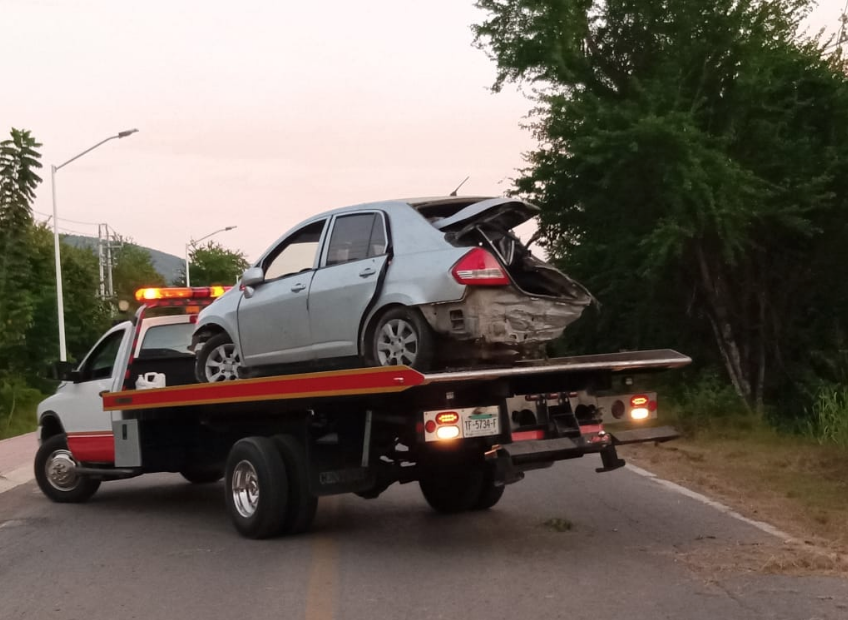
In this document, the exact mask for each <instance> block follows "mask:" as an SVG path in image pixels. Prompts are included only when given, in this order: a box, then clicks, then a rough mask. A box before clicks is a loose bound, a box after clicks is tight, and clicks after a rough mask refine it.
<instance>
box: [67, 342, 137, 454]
mask: <svg viewBox="0 0 848 620" xmlns="http://www.w3.org/2000/svg"><path fill="white" fill-rule="evenodd" d="M126 335H127V329H126V327H121V328H114V329H113V330H111V331H109V332H107V333H106V335H105V336H103V338H101V339H100V341H99V342H98V343H97V344H96V345H94V348H92V349H91V351H90V352H89V354H88V355H87V356H86V357H85V360H84V361H83V362H82V364H80V366H79V367H78V368H77V372H78V377H77V380H76V381H75V382H73V383H68V384H66V385H63V386H62V388H61V390H60V394H61V400H60V401H57V403H56V405H55V408H56V409H57V411H56V413H58V414H59V416H60V418H61V420H62V424H63V425H64V427H65V432H66V433H67V435H68V447H69V448H70V450H71V452H72V453H73V454H74V457H75V458H77V460H80V461H111V460H112V459H113V458H114V456H113V455H114V451H113V444H112V414H111V413H109V412H106V411H103V400H102V399H101V398H100V393H101V392H103V391H108V390H111V389H112V386H113V380H114V378H115V376H116V375H119V374H121V373H122V372H123V369H120V368H116V366H115V360H116V359H117V357H118V352H119V351H120V349H121V345H122V344H123V342H124V340H125V338H126Z"/></svg>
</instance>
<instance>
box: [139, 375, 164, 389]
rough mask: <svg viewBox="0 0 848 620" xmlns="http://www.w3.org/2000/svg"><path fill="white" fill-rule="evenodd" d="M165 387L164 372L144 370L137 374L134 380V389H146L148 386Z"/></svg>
mask: <svg viewBox="0 0 848 620" xmlns="http://www.w3.org/2000/svg"><path fill="white" fill-rule="evenodd" d="M160 387H165V374H164V373H161V372H146V373H144V374H143V375H139V376H138V379H136V380H135V389H137V390H146V389H148V388H160Z"/></svg>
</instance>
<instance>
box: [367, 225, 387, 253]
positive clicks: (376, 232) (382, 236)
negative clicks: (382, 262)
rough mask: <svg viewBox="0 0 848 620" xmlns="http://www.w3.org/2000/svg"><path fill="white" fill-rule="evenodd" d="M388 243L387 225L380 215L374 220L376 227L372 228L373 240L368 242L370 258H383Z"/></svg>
mask: <svg viewBox="0 0 848 620" xmlns="http://www.w3.org/2000/svg"><path fill="white" fill-rule="evenodd" d="M387 246H388V242H387V240H386V224H385V222H384V221H383V218H382V217H380V216H379V215H378V216H376V217H375V218H374V226H373V227H372V228H371V239H370V241H369V242H368V258H371V257H372V256H382V255H383V254H385V253H386V247H387Z"/></svg>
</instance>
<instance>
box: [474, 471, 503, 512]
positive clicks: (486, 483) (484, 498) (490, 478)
mask: <svg viewBox="0 0 848 620" xmlns="http://www.w3.org/2000/svg"><path fill="white" fill-rule="evenodd" d="M481 486H482V488H481V489H480V495H479V496H478V497H477V501H476V502H474V505H473V506H471V509H472V510H488V509H489V508H491V507H492V506H494V505H495V504H497V503H498V502H499V501H501V498H502V497H503V494H504V489H505V488H506V486H505V485H500V486H496V485H495V472H494V471H493V470H492V468H491V467H486V470H485V473H484V474H483V484H482V485H481Z"/></svg>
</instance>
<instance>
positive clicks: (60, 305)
mask: <svg viewBox="0 0 848 620" xmlns="http://www.w3.org/2000/svg"><path fill="white" fill-rule="evenodd" d="M137 131H138V129H127V130H126V131H121V132H119V133H117V134H115V135H114V136H109V137H108V138H106V139H105V140H101V141H100V142H98V143H97V144H95V145H94V146H92V147H90V148H87V149H85V150H84V151H83V152H82V153H80V154H78V155H74V156H73V157H71V158H70V159H69V160H68V161H66V162H65V163H64V164H61V165H59V166H50V185H51V188H52V191H53V249H54V254H55V255H56V311H57V313H58V315H59V359H60V360H61V361H63V362H64V361H66V360H67V359H68V352H67V349H66V346H65V300H64V297H63V295H62V257H61V252H60V250H59V245H60V244H59V217H58V215H57V214H56V173H57V172H58V171H59V170H61V169H62V168H64V167H65V166H67V165H68V164H70V163H71V162H73V161H76V160H77V159H79V158H80V157H82V156H83V155H85V154H87V153H90V152H91V151H93V150H94V149H96V148H97V147H99V146H102V145H103V144H106V143H107V142H109V140H115V139H117V138H126V137H127V136H131V135H132V134H134V133H135V132H137Z"/></svg>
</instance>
